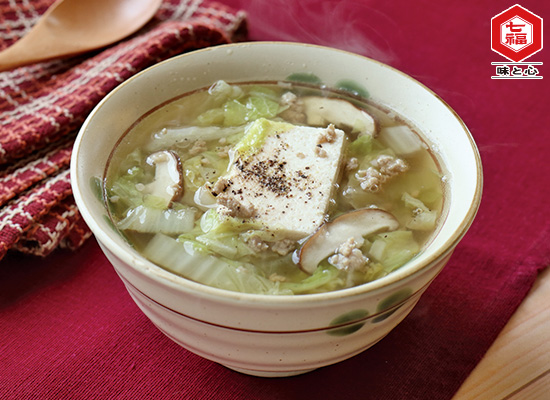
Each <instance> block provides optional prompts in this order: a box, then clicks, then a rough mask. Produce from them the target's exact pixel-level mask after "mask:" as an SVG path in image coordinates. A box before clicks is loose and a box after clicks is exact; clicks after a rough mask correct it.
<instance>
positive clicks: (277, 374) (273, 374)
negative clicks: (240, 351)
mask: <svg viewBox="0 0 550 400" xmlns="http://www.w3.org/2000/svg"><path fill="white" fill-rule="evenodd" d="M224 367H226V368H229V369H232V370H233V371H236V372H240V373H241V374H245V375H252V376H258V377H261V378H285V377H288V376H296V375H302V374H307V373H308V372H311V371H314V370H315V369H316V368H311V369H303V370H297V371H256V370H251V369H246V368H237V367H232V366H230V365H224Z"/></svg>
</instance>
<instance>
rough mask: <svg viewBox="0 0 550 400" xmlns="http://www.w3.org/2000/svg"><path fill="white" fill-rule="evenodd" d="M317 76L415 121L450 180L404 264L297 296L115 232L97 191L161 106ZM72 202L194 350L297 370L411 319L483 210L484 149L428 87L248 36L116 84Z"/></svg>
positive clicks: (385, 69) (253, 365)
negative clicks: (201, 273)
mask: <svg viewBox="0 0 550 400" xmlns="http://www.w3.org/2000/svg"><path fill="white" fill-rule="evenodd" d="M290 75H293V76H294V77H296V76H302V77H313V76H315V77H316V79H318V80H320V81H321V82H322V84H323V85H326V86H328V87H339V86H342V85H346V86H347V87H350V86H351V87H353V88H355V89H356V90H357V91H358V92H368V94H369V96H370V98H371V99H373V100H375V101H376V102H378V103H381V104H383V105H385V106H387V107H389V108H390V109H394V110H396V111H397V112H398V113H399V114H401V115H403V116H405V117H406V118H407V119H409V120H410V121H411V122H412V123H413V124H414V125H415V126H416V127H418V128H419V129H420V131H421V132H422V133H423V134H424V136H425V138H426V139H427V140H428V142H429V143H431V144H432V146H433V150H434V152H436V153H437V157H438V160H439V162H440V163H441V165H442V168H443V170H444V173H445V176H446V179H447V182H446V193H445V198H446V200H445V207H444V215H443V218H442V219H443V220H444V222H443V223H442V224H441V226H440V228H439V230H438V232H437V234H436V235H435V237H434V238H433V239H432V240H431V241H430V243H429V244H428V246H427V247H426V248H425V249H424V251H423V252H422V253H421V254H420V255H419V256H417V257H415V258H414V259H413V260H412V261H410V262H409V263H408V264H406V265H405V266H404V267H402V268H401V269H399V270H397V271H395V272H393V273H391V274H389V275H388V276H386V277H384V278H382V279H379V280H376V281H374V282H371V283H367V284H364V285H361V286H357V287H353V288H349V289H345V290H340V291H335V292H330V293H325V294H310V295H299V296H270V295H253V294H241V293H235V292H231V291H224V290H221V289H216V288H212V287H207V286H204V285H201V284H198V283H195V282H193V281H190V280H187V279H185V278H182V277H180V276H176V275H174V274H172V273H170V272H168V271H167V270H165V269H162V268H160V267H158V266H157V265H154V264H153V263H151V262H149V261H148V260H146V259H144V258H143V257H142V256H141V255H140V254H138V253H137V252H136V251H134V250H133V248H132V247H131V246H129V245H128V243H127V242H126V241H125V240H124V239H123V238H122V237H121V236H120V235H119V234H118V233H117V231H116V230H114V229H113V228H112V225H111V224H110V222H109V218H108V213H107V210H106V207H105V204H104V202H103V200H102V197H101V191H100V190H99V186H100V185H98V182H101V180H102V178H103V176H104V173H105V166H106V163H107V159H108V157H109V154H110V153H111V151H112V149H113V148H114V146H115V145H116V144H117V141H118V140H119V139H120V137H121V135H122V134H123V133H124V132H125V131H126V130H127V129H128V128H129V127H130V126H131V125H132V124H133V123H134V122H135V121H136V120H137V119H138V118H140V117H141V116H142V115H144V114H145V113H147V112H148V111H150V110H151V109H153V108H155V107H157V106H158V105H160V104H162V103H164V102H166V101H167V100H169V99H172V98H174V97H176V96H179V95H181V94H183V93H186V92H190V91H192V90H195V89H199V88H205V87H208V86H210V85H211V84H212V83H213V82H215V81H217V80H219V79H223V80H225V81H228V82H242V81H262V80H263V81H265V80H271V81H275V80H284V79H286V78H287V77H288V76H290ZM71 176H72V183H73V191H74V196H75V199H76V203H77V205H78V207H79V209H80V212H81V213H82V216H83V217H84V219H85V221H86V223H87V224H88V225H89V227H90V228H91V230H92V232H93V233H94V235H95V237H96V239H97V241H98V242H99V244H100V246H101V248H102V249H103V251H104V252H105V254H106V256H107V258H108V259H109V260H110V262H111V263H112V264H113V266H114V268H115V269H116V272H117V273H118V275H119V276H120V278H121V279H122V281H123V282H124V284H125V286H126V288H127V289H128V292H129V293H130V295H131V296H132V298H133V299H134V300H135V302H136V303H137V305H138V306H139V307H140V309H141V310H142V311H143V312H144V313H145V314H146V315H147V317H149V318H150V320H151V321H152V322H153V323H154V324H155V325H156V326H157V327H158V328H159V329H160V330H161V331H162V332H164V333H165V334H166V335H167V336H168V337H170V338H171V339H172V340H174V341H175V342H177V343H179V344H180V345H181V346H183V347H185V348H186V349H188V350H190V351H192V352H193V353H196V354H198V355H200V356H202V357H204V358H207V359H209V360H212V361H215V362H217V363H220V364H223V365H225V366H227V367H229V368H231V369H234V370H237V371H241V372H244V373H247V374H251V375H257V376H290V375H296V374H300V373H304V372H307V371H310V370H313V369H316V368H319V367H323V366H327V365H330V364H334V363H337V362H339V361H342V360H345V359H347V358H349V357H352V356H354V355H356V354H358V353H360V352H362V351H364V350H365V349H368V348H369V347H371V346H372V345H374V344H375V343H376V342H378V341H379V340H381V339H382V338H383V337H384V336H385V335H387V334H388V332H390V331H391V330H392V329H393V328H394V327H395V326H396V325H397V324H398V323H399V322H400V321H402V320H403V318H405V316H407V314H408V313H409V312H410V311H411V309H412V308H413V307H414V306H415V304H416V303H417V302H418V300H419V299H420V296H421V295H422V293H423V292H424V291H425V290H426V288H427V287H428V285H429V284H430V282H432V280H433V279H434V278H435V277H436V275H437V274H438V273H439V271H440V270H441V269H442V268H443V266H444V265H445V263H446V262H447V261H448V259H449V257H450V256H451V253H452V252H453V250H454V248H455V246H456V245H457V243H458V242H459V241H460V240H461V238H462V237H463V235H464V234H465V233H466V231H467V229H468V228H469V226H470V224H471V223H472V220H473V219H474V216H475V214H476V211H477V209H478V206H479V202H480V197H481V187H482V172H481V164H480V158H479V154H478V151H477V148H476V145H475V143H474V141H473V139H472V137H471V135H470V133H469V131H468V129H467V127H466V126H465V125H464V123H463V122H462V121H461V119H460V118H459V117H458V116H457V114H456V113H455V112H454V111H453V110H452V109H451V108H450V107H449V106H448V105H447V104H445V102H443V101H442V100H441V99H440V98H439V97H438V96H437V95H436V94H434V93H433V92H432V91H431V90H429V89H428V88H426V87H425V86H423V85H422V84H420V83H419V82H417V81H415V80H414V79H412V78H411V77H409V76H407V75H405V74H404V73H402V72H399V71H397V70H395V69H393V68H391V67H389V66H387V65H384V64H382V63H380V62H377V61H374V60H372V59H369V58H366V57H363V56H359V55H356V54H352V53H348V52H344V51H340V50H336V49H331V48H325V47H319V46H312V45H305V44H297V43H272V42H269V43H266V42H256V43H241V44H233V45H226V46H219V47H213V48H208V49H204V50H199V51H195V52H192V53H187V54H184V55H181V56H178V57H175V58H173V59H170V60H168V61H165V62H162V63H159V64H157V65H155V66H153V67H151V68H149V69H147V70H145V71H143V72H142V73H139V74H137V75H136V76H134V77H133V78H131V79H129V80H128V81H126V82H125V83H123V84H121V85H120V86H118V87H117V88H116V89H115V90H113V91H112V92H111V93H110V94H109V95H108V96H106V97H105V99H103V101H102V102H101V103H100V104H99V105H98V106H97V107H96V108H95V109H94V110H93V112H92V113H91V114H90V115H89V117H88V118H87V120H86V122H85V123H84V125H83V126H82V129H81V131H80V133H79V135H78V138H77V140H76V143H75V147H74V151H73V156H72V163H71Z"/></svg>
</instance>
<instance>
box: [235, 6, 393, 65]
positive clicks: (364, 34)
mask: <svg viewBox="0 0 550 400" xmlns="http://www.w3.org/2000/svg"><path fill="white" fill-rule="evenodd" d="M241 3H242V5H241V6H242V7H243V8H244V9H245V10H246V11H247V13H248V21H249V28H250V36H251V39H253V40H258V39H261V40H277V41H292V42H302V43H310V44H319V45H324V46H329V47H334V48H338V49H341V50H347V51H350V52H353V53H357V54H361V55H364V56H367V57H371V58H374V59H376V60H379V61H382V62H384V63H392V62H393V61H395V59H396V54H395V53H394V52H393V51H392V50H391V49H390V47H389V44H388V42H387V41H386V39H385V38H384V37H382V36H381V35H379V34H378V33H377V31H376V26H379V25H382V24H391V25H393V24H395V23H394V22H392V20H391V18H389V17H388V16H387V15H384V14H383V13H381V12H380V11H378V10H377V9H376V8H375V6H371V5H370V3H372V4H376V2H374V1H369V0H363V1H341V0H325V1H320V0H296V1H288V0H252V1H251V0H248V1H247V0H241ZM386 31H387V30H386ZM395 31H397V32H398V31H399V30H398V29H397V27H396V29H395Z"/></svg>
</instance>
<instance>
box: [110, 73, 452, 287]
mask: <svg viewBox="0 0 550 400" xmlns="http://www.w3.org/2000/svg"><path fill="white" fill-rule="evenodd" d="M443 181H444V179H443V175H442V172H441V170H440V168H439V166H438V163H437V161H436V159H435V157H434V155H433V154H432V153H431V152H430V151H429V146H428V145H427V144H426V143H425V142H424V141H423V139H422V138H421V136H420V135H419V134H418V133H417V132H416V131H415V128H414V127H413V126H412V125H411V124H408V123H407V122H406V120H405V119H404V118H402V117H401V116H399V115H396V114H395V113H394V112H391V111H388V110H386V109H385V108H384V107H382V106H381V105H378V104H374V103H372V102H367V101H366V100H364V99H362V98H360V97H358V96H355V95H351V94H347V93H343V92H337V91H331V90H326V89H320V88H316V87H312V86H309V85H305V84H297V83H289V82H251V83H239V84H238V85H237V84H228V83H226V82H223V81H219V82H217V83H215V84H214V85H212V86H211V87H210V88H205V89H204V90H198V91H195V92H192V93H187V94H185V95H183V96H181V97H179V98H176V99H173V100H172V101H170V102H167V103H166V104H163V105H162V106H160V107H158V108H157V109H155V110H153V111H152V112H150V113H148V114H147V115H145V116H143V117H142V118H141V119H140V120H139V121H137V122H136V123H135V124H134V126H133V127H132V128H131V129H130V130H129V131H128V132H126V133H125V134H124V136H123V137H122V139H121V140H120V142H119V144H118V145H117V147H116V148H115V149H114V151H113V153H112V155H111V157H110V161H109V164H108V166H107V170H106V174H105V182H104V183H105V184H104V195H105V199H106V204H107V206H108V209H109V212H110V215H111V218H112V221H113V223H114V225H115V226H116V227H117V228H118V230H119V231H120V232H121V233H122V234H123V235H124V236H125V237H126V238H127V240H128V241H129V243H130V244H131V245H132V246H134V247H135V249H136V250H137V251H139V252H140V253H141V254H143V255H144V256H145V257H146V258H148V259H149V260H151V261H152V262H154V263H156V264H157V265H159V266H161V267H162V268H165V269H167V270H169V271H171V272H173V273H175V274H178V275H181V276H184V277H186V278H188V279H191V280H194V281H197V282H199V283H203V284H206V285H210V286H214V287H218V288H222V289H227V290H233V291H238V292H246V293H260V294H278V295H293V294H308V293H319V292H326V291H332V290H339V289H344V288H347V287H351V286H356V285H360V284H364V283H366V282H370V281H373V280H375V279H378V278H381V277H383V276H385V275H387V274H389V273H391V272H392V271H395V270H396V269H398V268H400V267H401V266H403V265H404V264H405V263H407V262H408V261H410V260H411V259H412V258H413V257H415V256H416V255H417V254H418V253H419V252H420V251H421V249H422V248H423V246H425V245H426V243H427V241H429V239H430V237H431V236H432V235H433V234H434V232H435V231H436V229H437V226H438V220H439V219H440V214H441V210H442V205H443V200H444V196H443V193H444V190H443V189H444V188H443V185H444V183H443Z"/></svg>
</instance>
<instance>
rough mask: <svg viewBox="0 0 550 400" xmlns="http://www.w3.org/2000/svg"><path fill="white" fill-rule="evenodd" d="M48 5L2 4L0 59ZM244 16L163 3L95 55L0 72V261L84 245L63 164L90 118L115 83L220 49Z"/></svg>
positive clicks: (195, 3)
mask: <svg viewBox="0 0 550 400" xmlns="http://www.w3.org/2000/svg"><path fill="white" fill-rule="evenodd" d="M51 3H53V1H52V0H30V1H24V2H0V49H3V48H6V47H8V46H9V45H10V44H12V43H13V42H15V41H16V40H17V39H18V38H20V37H21V36H22V35H24V34H25V32H26V31H28V29H30V27H32V25H33V24H34V23H35V22H36V20H37V19H38V18H39V17H40V15H41V14H42V13H44V12H45V10H46V9H47V8H48V6H49V5H50V4H51ZM245 30H246V26H245V15H244V14H243V13H242V12H237V11H234V10H232V9H230V8H228V7H226V6H224V5H221V4H218V3H214V2H209V1H199V0H165V1H164V2H163V3H162V5H161V7H160V9H159V10H158V12H157V14H156V15H155V17H154V18H153V19H152V20H151V21H150V22H149V24H147V25H146V26H145V27H144V28H143V29H142V30H140V31H139V32H138V33H137V34H135V35H133V36H132V37H130V38H128V39H126V40H123V41H121V42H120V43H117V44H115V45H113V46H110V47H108V48H106V49H103V50H101V51H96V52H94V53H92V54H86V55H83V56H80V57H74V58H70V59H65V60H55V61H50V62H44V63H38V64H34V65H30V66H26V67H20V68H16V69H14V70H11V71H6V72H0V166H1V171H0V258H2V257H3V256H4V255H5V254H6V252H7V251H8V250H10V249H14V250H18V251H21V252H27V253H32V254H35V255H41V256H45V255H47V254H49V253H50V252H51V251H53V250H54V249H55V248H57V247H58V246H63V247H70V248H76V247H78V246H79V245H80V244H81V243H83V242H84V240H85V239H86V238H88V237H89V236H90V232H89V230H88V229H87V228H86V226H85V224H83V223H82V222H81V219H80V214H79V213H78V210H77V209H76V207H75V206H74V201H73V198H72V194H71V188H70V176H69V173H68V164H69V160H70V155H71V148H72V144H73V140H74V137H75V135H76V132H77V131H78V129H79V127H80V125H81V124H82V122H83V121H84V119H85V118H86V116H87V115H88V113H89V112H90V111H91V110H92V108H93V107H94V106H95V105H96V104H97V103H98V102H99V101H100V100H101V99H102V98H103V97H104V96H105V95H106V94H107V93H108V92H109V91H111V90H112V89H113V88H115V87H116V86H117V85H119V84H120V83H121V82H123V81H124V80H126V79H127V78H129V77H131V76H132V75H134V74H136V73H137V72H139V71H141V70H143V69H144V68H147V67H149V66H151V65H153V64H155V63H157V62H159V61H161V60H164V59H166V58H169V57H171V56H174V55H176V54H180V53H183V52H185V51H190V50H194V49H198V48H202V47H207V46H212V45H217V44H222V43H228V42H231V41H232V40H234V39H235V38H238V37H239V35H242V34H244V33H245Z"/></svg>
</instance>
